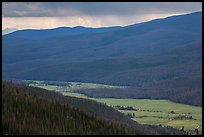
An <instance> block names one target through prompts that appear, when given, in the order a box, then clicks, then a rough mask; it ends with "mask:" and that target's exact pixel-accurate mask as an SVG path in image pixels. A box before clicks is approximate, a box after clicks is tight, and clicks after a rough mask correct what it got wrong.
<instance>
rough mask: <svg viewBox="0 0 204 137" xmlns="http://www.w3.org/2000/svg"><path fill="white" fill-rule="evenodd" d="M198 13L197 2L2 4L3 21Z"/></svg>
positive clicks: (198, 4)
mask: <svg viewBox="0 0 204 137" xmlns="http://www.w3.org/2000/svg"><path fill="white" fill-rule="evenodd" d="M201 10H202V3H201V2H3V4H2V16H3V17H68V16H78V15H87V16H105V15H110V16H131V15H135V14H140V15H141V14H144V15H146V14H167V13H168V14H176V13H189V12H195V11H201Z"/></svg>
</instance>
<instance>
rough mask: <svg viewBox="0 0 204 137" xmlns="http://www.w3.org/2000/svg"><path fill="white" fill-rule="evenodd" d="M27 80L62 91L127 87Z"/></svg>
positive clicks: (34, 85) (36, 84) (35, 84)
mask: <svg viewBox="0 0 204 137" xmlns="http://www.w3.org/2000/svg"><path fill="white" fill-rule="evenodd" d="M26 82H28V83H29V82H30V83H29V84H28V85H29V86H33V87H39V88H43V89H47V90H55V91H60V92H65V91H69V92H70V91H74V90H79V89H96V88H125V86H112V85H105V84H95V83H82V82H62V83H65V86H61V85H50V84H46V82H45V81H36V80H35V81H32V80H27V81H26Z"/></svg>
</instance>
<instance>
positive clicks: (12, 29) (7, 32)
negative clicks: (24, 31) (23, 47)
mask: <svg viewBox="0 0 204 137" xmlns="http://www.w3.org/2000/svg"><path fill="white" fill-rule="evenodd" d="M17 30H18V29H16V28H6V29H2V35H6V34H9V33H12V32H14V31H17Z"/></svg>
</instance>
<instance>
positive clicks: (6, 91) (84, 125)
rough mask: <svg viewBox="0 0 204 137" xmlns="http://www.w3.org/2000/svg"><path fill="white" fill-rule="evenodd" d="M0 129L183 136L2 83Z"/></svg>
mask: <svg viewBox="0 0 204 137" xmlns="http://www.w3.org/2000/svg"><path fill="white" fill-rule="evenodd" d="M87 105H88V106H87ZM94 106H95V107H94ZM94 112H95V113H94ZM99 113H102V114H99ZM107 114H109V116H108V115H107ZM113 117H115V118H113ZM117 117H118V118H119V119H117ZM111 118H112V119H111ZM31 123H32V124H31ZM2 129H3V134H9V135H15V134H58V135H63V134H66V135H69V134H102V135H103V134H110V135H111V134H119V135H121V134H134V135H143V134H183V133H182V132H180V131H177V130H175V129H172V128H162V127H154V126H153V127H148V126H142V125H139V124H137V123H135V122H133V121H131V120H130V119H127V117H125V116H123V115H122V114H120V113H119V112H117V111H116V110H114V109H111V108H109V107H107V106H105V105H104V104H99V103H96V102H93V101H89V100H83V99H76V98H73V97H64V96H62V95H61V94H58V93H55V92H50V91H47V90H42V89H40V88H32V87H26V86H23V85H16V84H12V83H9V82H2Z"/></svg>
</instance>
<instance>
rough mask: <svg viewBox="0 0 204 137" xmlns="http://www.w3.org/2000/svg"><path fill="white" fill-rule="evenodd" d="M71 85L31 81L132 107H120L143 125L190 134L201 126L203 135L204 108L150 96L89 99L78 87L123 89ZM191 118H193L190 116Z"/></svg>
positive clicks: (110, 103) (109, 102)
mask: <svg viewBox="0 0 204 137" xmlns="http://www.w3.org/2000/svg"><path fill="white" fill-rule="evenodd" d="M67 83H68V85H69V86H64V87H63V86H54V85H46V84H44V85H43V82H39V81H38V82H36V83H35V84H33V83H32V84H29V85H30V86H35V87H40V88H44V89H47V90H55V91H58V92H61V93H62V94H63V95H65V96H73V97H78V98H86V99H92V100H95V101H98V102H102V103H106V104H107V105H108V106H111V107H114V108H115V109H117V108H116V107H115V106H120V107H132V108H134V109H135V110H120V109H117V110H118V111H120V112H121V113H123V114H125V115H128V116H131V117H130V118H131V119H133V120H135V121H137V122H138V123H141V124H148V125H161V126H170V127H174V128H177V129H182V128H184V130H185V131H189V132H190V133H191V134H195V129H198V131H199V134H202V107H197V106H191V105H186V104H180V103H174V102H172V101H168V100H151V99H117V98H90V97H87V96H86V95H84V94H80V93H75V92H74V90H76V89H86V88H87V89H88V88H123V87H119V86H111V85H103V84H93V83H79V82H67ZM189 117H190V118H189Z"/></svg>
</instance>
